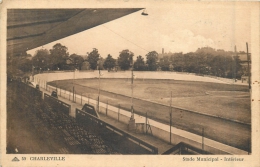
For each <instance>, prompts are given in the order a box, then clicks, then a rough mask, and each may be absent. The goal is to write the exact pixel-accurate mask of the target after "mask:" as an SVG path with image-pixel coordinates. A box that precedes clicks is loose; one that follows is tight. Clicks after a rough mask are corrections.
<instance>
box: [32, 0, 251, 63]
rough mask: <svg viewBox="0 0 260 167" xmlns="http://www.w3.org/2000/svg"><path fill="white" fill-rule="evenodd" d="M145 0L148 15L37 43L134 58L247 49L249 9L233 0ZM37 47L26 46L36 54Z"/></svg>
mask: <svg viewBox="0 0 260 167" xmlns="http://www.w3.org/2000/svg"><path fill="white" fill-rule="evenodd" d="M153 2H154V3H147V4H146V5H143V4H142V5H140V6H138V4H137V5H136V7H144V6H145V7H146V12H147V13H148V14H149V15H148V16H143V15H141V13H142V11H138V12H135V13H132V14H130V15H127V16H124V17H121V18H119V19H116V20H113V21H111V22H108V23H105V24H102V25H100V26H97V27H94V28H92V29H89V30H86V31H83V32H80V33H77V34H75V35H72V36H69V37H66V38H63V39H60V40H58V41H54V42H52V43H49V44H47V45H44V46H42V47H39V48H45V49H51V48H52V46H53V45H55V44H56V43H61V44H62V45H65V46H67V47H68V52H69V53H70V54H73V53H75V54H79V55H86V54H87V52H91V51H92V49H93V48H97V49H98V51H99V53H100V55H101V56H102V57H104V58H105V57H107V55H108V54H110V55H112V56H113V57H114V58H117V57H118V56H119V52H120V51H122V50H124V49H129V50H130V51H132V52H133V53H134V55H135V56H136V57H137V56H138V55H141V56H143V57H144V56H145V55H146V54H147V53H148V52H149V51H154V50H155V51H157V52H158V53H161V52H162V48H164V52H166V53H168V52H183V53H187V52H193V51H196V50H197V49H198V48H201V47H206V46H209V47H212V48H215V49H224V50H226V51H234V46H235V45H236V47H237V50H238V51H246V42H248V43H249V46H250V35H251V32H250V28H251V27H250V17H251V16H250V8H249V6H247V5H245V4H241V3H238V2H232V3H225V4H224V5H223V4H222V3H217V2H215V3H212V2H201V3H200V2H196V3H195V2H194V3H191V2H189V3H180V2H178V3H170V2H165V3H155V2H156V1H153ZM39 48H36V49H33V50H30V51H28V52H27V53H29V54H32V55H34V54H35V51H36V50H38V49H39Z"/></svg>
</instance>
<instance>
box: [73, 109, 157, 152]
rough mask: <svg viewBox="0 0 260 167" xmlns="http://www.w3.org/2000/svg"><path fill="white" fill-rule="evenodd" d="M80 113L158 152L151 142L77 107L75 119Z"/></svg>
mask: <svg viewBox="0 0 260 167" xmlns="http://www.w3.org/2000/svg"><path fill="white" fill-rule="evenodd" d="M82 113H83V114H84V115H87V116H88V117H90V118H89V119H94V120H95V121H96V122H97V123H98V124H102V125H103V126H104V127H108V128H110V129H109V130H114V131H117V132H119V133H121V134H122V135H123V136H124V137H126V138H128V139H131V140H133V141H135V142H137V143H138V144H141V145H143V146H145V147H147V148H149V149H150V150H151V152H152V153H153V154H158V148H157V147H155V146H153V145H152V144H149V143H147V142H145V141H143V140H141V139H138V138H137V137H135V136H133V135H131V134H129V133H127V132H125V131H123V130H121V129H118V128H117V127H115V126H113V125H110V124H108V123H106V122H104V121H102V120H100V119H99V118H96V117H94V116H92V115H90V114H88V113H87V112H84V111H82V110H80V109H78V108H76V119H77V115H78V114H82ZM86 118H87V117H86Z"/></svg>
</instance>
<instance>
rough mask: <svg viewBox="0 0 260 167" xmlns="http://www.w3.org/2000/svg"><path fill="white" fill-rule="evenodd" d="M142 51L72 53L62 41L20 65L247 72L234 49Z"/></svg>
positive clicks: (29, 67)
mask: <svg viewBox="0 0 260 167" xmlns="http://www.w3.org/2000/svg"><path fill="white" fill-rule="evenodd" d="M145 58H146V60H144V57H142V56H141V55H139V56H137V57H136V59H135V60H134V53H133V52H131V51H129V50H127V49H126V50H122V51H121V52H120V53H119V56H118V58H117V59H114V58H113V57H112V56H111V55H110V54H108V55H107V57H106V58H105V59H104V58H102V57H101V56H100V54H99V52H98V49H96V48H94V49H93V50H92V51H91V52H90V53H87V55H86V56H80V55H77V54H71V55H69V52H68V48H67V47H66V46H63V45H61V44H60V43H57V44H55V45H54V46H53V47H52V49H50V50H47V49H39V50H37V51H36V53H35V55H34V56H33V57H32V56H31V55H26V56H25V57H24V58H22V59H21V58H19V61H18V62H16V63H17V67H18V68H19V69H20V70H22V71H24V72H29V71H32V70H34V71H35V72H37V71H38V72H40V71H47V70H74V69H75V68H77V69H79V70H81V69H92V70H95V69H106V70H109V71H110V70H114V69H117V70H129V69H132V68H133V70H136V71H156V70H162V71H179V72H189V73H197V74H207V75H214V76H219V77H227V78H240V77H241V75H243V74H244V73H245V71H243V68H242V66H241V61H240V59H239V57H238V56H236V55H235V53H234V52H230V51H229V52H226V51H224V50H215V49H213V48H209V47H205V48H199V49H198V50H197V51H195V52H189V53H185V54H183V53H167V54H160V55H159V54H158V53H157V52H156V51H151V52H149V53H147V54H146V55H145Z"/></svg>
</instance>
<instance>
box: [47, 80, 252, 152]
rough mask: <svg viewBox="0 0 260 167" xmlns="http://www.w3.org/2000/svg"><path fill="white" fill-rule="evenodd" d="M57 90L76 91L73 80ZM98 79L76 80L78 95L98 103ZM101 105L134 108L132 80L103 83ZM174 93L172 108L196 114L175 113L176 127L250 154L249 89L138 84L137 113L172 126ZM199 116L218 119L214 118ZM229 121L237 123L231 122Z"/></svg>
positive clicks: (158, 82) (186, 83)
mask: <svg viewBox="0 0 260 167" xmlns="http://www.w3.org/2000/svg"><path fill="white" fill-rule="evenodd" d="M50 84H51V85H53V86H56V85H57V87H60V88H62V89H66V90H72V87H73V80H61V81H54V82H52V83H50ZM98 86H99V82H98V79H97V78H95V79H77V80H74V87H75V90H76V92H77V93H79V92H80V93H82V94H83V95H84V96H90V97H91V98H94V99H96V98H97V94H98ZM100 89H101V94H100V101H102V102H107V101H108V103H109V104H110V105H114V106H117V105H118V104H120V106H121V107H122V108H125V109H130V108H131V80H130V79H100ZM171 92H172V106H173V107H179V108H182V109H186V110H191V111H194V112H195V113H193V112H185V111H183V110H178V109H173V110H172V111H173V124H174V126H176V127H178V128H181V129H184V130H187V131H190V132H193V133H196V134H201V128H202V127H203V128H204V129H205V136H206V137H208V138H211V139H214V140H216V141H219V142H222V143H225V144H228V145H231V146H235V147H237V148H241V149H244V150H248V141H249V140H250V136H251V130H250V129H251V126H250V125H245V124H241V123H237V122H242V123H249V124H250V123H251V111H250V96H249V92H248V88H247V86H243V85H229V84H219V83H207V82H192V81H175V80H154V79H145V80H138V79H137V80H134V109H135V112H136V113H138V114H140V115H145V113H146V112H147V113H148V116H149V118H152V119H154V120H157V121H160V122H163V123H166V124H168V123H169V111H170V108H169V105H170V99H171V98H170V97H171ZM196 112H199V113H205V114H208V115H214V116H218V117H221V118H225V119H221V118H213V117H212V118H211V117H207V116H204V115H198V114H196ZM228 120H235V122H234V121H228Z"/></svg>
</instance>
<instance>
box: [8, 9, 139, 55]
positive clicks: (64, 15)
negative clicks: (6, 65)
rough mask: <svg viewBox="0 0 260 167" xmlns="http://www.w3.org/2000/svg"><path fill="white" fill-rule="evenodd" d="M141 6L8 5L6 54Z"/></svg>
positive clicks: (82, 28) (49, 40) (94, 24)
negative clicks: (35, 6)
mask: <svg viewBox="0 0 260 167" xmlns="http://www.w3.org/2000/svg"><path fill="white" fill-rule="evenodd" d="M141 9H142V8H96V9H94V8H91V9H90V8H89V9H8V10H7V54H10V55H14V54H19V53H21V52H25V51H27V50H30V49H33V48H36V47H39V46H42V45H44V44H47V43H50V42H53V41H56V40H58V39H61V38H65V37H67V36H70V35H73V34H76V33H79V32H81V31H84V30H87V29H90V28H93V27H95V26H98V25H100V24H103V23H106V22H109V21H112V20H115V19H118V18H120V17H123V16H125V15H128V14H131V13H133V12H136V11H139V10H141Z"/></svg>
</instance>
